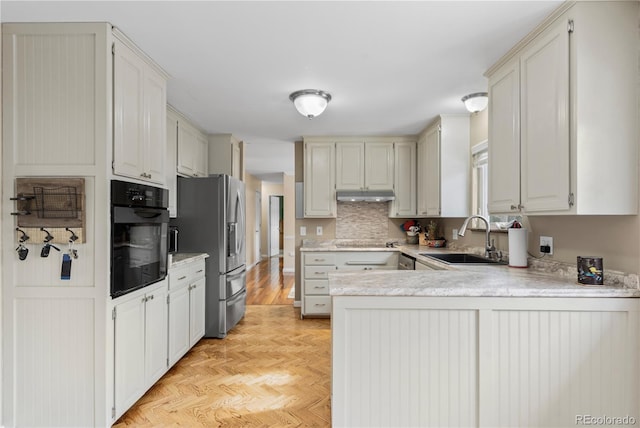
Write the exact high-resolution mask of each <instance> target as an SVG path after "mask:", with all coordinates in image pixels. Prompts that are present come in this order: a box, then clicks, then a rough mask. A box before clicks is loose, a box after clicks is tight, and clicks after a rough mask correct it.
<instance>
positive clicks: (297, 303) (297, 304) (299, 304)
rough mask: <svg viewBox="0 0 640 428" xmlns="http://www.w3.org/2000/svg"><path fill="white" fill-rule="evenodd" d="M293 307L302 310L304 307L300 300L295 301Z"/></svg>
mask: <svg viewBox="0 0 640 428" xmlns="http://www.w3.org/2000/svg"><path fill="white" fill-rule="evenodd" d="M293 307H294V308H301V307H302V302H301V301H300V300H294V301H293Z"/></svg>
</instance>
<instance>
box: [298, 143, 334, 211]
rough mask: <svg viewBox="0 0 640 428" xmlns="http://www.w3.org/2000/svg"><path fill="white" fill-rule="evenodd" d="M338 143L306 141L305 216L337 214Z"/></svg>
mask: <svg viewBox="0 0 640 428" xmlns="http://www.w3.org/2000/svg"><path fill="white" fill-rule="evenodd" d="M335 153H336V144H335V143H334V142H332V141H326V140H325V141H321V140H309V139H305V141H304V216H305V217H335V216H336V212H337V210H336V184H335V183H336V181H335V180H336V164H335V162H336V156H335Z"/></svg>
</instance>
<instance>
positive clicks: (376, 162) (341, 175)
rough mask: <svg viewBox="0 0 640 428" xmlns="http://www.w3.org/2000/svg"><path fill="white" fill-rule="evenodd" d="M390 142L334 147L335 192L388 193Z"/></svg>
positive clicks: (347, 143) (359, 143) (357, 143)
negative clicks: (362, 191) (385, 191)
mask: <svg viewBox="0 0 640 428" xmlns="http://www.w3.org/2000/svg"><path fill="white" fill-rule="evenodd" d="M393 170H394V163H393V143H392V142H372V141H367V142H338V143H336V189H337V190H392V189H393V179H394V177H393Z"/></svg>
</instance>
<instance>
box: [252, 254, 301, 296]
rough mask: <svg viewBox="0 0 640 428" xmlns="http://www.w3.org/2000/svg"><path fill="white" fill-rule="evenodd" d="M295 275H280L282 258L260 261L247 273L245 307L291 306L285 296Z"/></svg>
mask: <svg viewBox="0 0 640 428" xmlns="http://www.w3.org/2000/svg"><path fill="white" fill-rule="evenodd" d="M294 282H295V275H294V274H293V273H287V274H283V273H282V258H280V257H270V258H268V259H265V260H262V261H261V262H260V263H258V264H257V265H256V266H254V267H253V268H252V269H251V270H249V271H248V272H247V305H292V304H293V299H289V298H288V297H287V295H288V294H289V290H291V287H293V285H294Z"/></svg>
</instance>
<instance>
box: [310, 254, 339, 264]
mask: <svg viewBox="0 0 640 428" xmlns="http://www.w3.org/2000/svg"><path fill="white" fill-rule="evenodd" d="M304 264H305V265H334V264H336V256H335V254H323V253H319V254H307V255H305V257H304Z"/></svg>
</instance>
